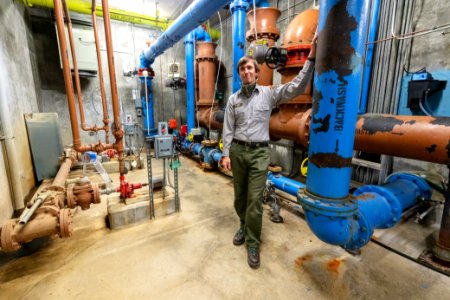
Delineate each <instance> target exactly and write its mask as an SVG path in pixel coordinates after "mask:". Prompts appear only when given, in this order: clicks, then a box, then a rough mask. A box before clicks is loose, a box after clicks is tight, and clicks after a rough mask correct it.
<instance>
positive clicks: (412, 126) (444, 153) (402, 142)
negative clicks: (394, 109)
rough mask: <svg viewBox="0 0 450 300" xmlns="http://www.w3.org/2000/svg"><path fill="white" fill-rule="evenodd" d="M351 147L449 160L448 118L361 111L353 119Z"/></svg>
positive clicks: (421, 158) (382, 152)
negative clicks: (354, 124) (352, 143)
mask: <svg viewBox="0 0 450 300" xmlns="http://www.w3.org/2000/svg"><path fill="white" fill-rule="evenodd" d="M355 149H358V150H361V151H364V152H370V153H379V154H386V155H392V156H398V157H405V158H412V159H417V160H422V161H428V162H434V163H439V164H449V163H450V118H444V117H428V116H396V115H376V114H365V115H362V116H360V117H358V121H357V123H356V137H355Z"/></svg>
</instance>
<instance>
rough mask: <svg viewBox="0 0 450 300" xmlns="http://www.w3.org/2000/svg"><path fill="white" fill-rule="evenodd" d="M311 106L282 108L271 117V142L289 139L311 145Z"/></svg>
mask: <svg viewBox="0 0 450 300" xmlns="http://www.w3.org/2000/svg"><path fill="white" fill-rule="evenodd" d="M309 107H310V105H302V104H298V105H293V106H292V105H291V106H286V105H284V106H280V108H279V110H278V111H274V112H273V113H272V115H271V116H270V121H269V133H270V139H271V140H278V139H288V140H293V141H297V142H299V143H301V144H302V145H303V147H305V148H308V145H309V124H310V119H311V109H310V108H309Z"/></svg>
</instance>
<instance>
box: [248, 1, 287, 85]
mask: <svg viewBox="0 0 450 300" xmlns="http://www.w3.org/2000/svg"><path fill="white" fill-rule="evenodd" d="M280 15H281V12H280V11H279V10H278V9H276V8H273V7H260V8H257V9H256V24H255V22H254V20H255V19H254V13H253V10H251V11H249V12H248V13H247V20H248V22H249V23H250V29H249V30H248V31H247V33H246V37H247V41H248V42H249V43H252V44H254V43H255V41H256V38H258V43H263V44H266V45H267V46H268V47H272V46H274V45H275V42H276V41H277V40H278V38H279V37H280V29H278V28H277V20H278V18H279V17H280ZM255 27H256V32H257V35H258V36H256V35H255ZM257 82H258V84H260V85H265V86H269V85H272V84H273V69H270V68H269V67H268V66H267V65H266V64H261V65H260V72H259V77H258V81H257Z"/></svg>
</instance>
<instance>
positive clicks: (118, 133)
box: [102, 0, 125, 176]
mask: <svg viewBox="0 0 450 300" xmlns="http://www.w3.org/2000/svg"><path fill="white" fill-rule="evenodd" d="M102 7H103V21H104V24H105V25H104V26H105V39H106V50H107V57H108V68H109V80H110V86H111V97H112V108H113V114H114V132H113V134H114V137H115V139H116V140H115V142H114V148H115V149H116V151H117V153H118V155H119V171H120V175H121V176H123V175H124V173H125V166H124V162H123V159H124V154H123V135H124V133H123V129H122V124H121V122H120V107H119V97H118V96H117V81H116V69H115V65H114V50H113V45H112V34H111V19H110V16H109V5H108V0H102Z"/></svg>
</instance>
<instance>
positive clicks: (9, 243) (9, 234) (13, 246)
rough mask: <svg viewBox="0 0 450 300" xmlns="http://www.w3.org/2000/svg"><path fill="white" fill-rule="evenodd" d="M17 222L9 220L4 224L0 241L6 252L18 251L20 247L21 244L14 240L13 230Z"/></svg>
mask: <svg viewBox="0 0 450 300" xmlns="http://www.w3.org/2000/svg"><path fill="white" fill-rule="evenodd" d="M15 226H16V222H15V221H14V220H9V221H7V222H6V223H5V224H3V227H2V231H1V236H0V242H1V246H2V250H3V251H5V252H12V251H17V250H19V249H20V247H21V246H20V244H19V243H17V242H16V241H15V240H14V237H13V232H14V227H15Z"/></svg>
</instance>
